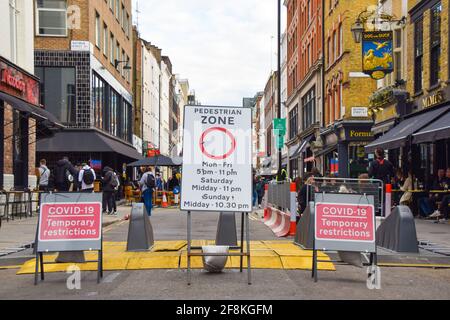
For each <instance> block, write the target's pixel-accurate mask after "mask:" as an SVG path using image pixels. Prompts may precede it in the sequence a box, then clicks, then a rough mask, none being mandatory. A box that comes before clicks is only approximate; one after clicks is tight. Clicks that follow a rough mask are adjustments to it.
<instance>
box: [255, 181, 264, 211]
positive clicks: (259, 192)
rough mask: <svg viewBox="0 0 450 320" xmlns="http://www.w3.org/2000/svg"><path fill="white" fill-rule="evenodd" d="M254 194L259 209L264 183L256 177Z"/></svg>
mask: <svg viewBox="0 0 450 320" xmlns="http://www.w3.org/2000/svg"><path fill="white" fill-rule="evenodd" d="M256 194H257V195H258V208H259V209H261V204H262V200H263V198H264V182H263V181H262V178H261V177H258V180H257V182H256Z"/></svg>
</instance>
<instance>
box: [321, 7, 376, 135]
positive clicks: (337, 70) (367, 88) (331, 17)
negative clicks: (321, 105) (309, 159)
mask: <svg viewBox="0 0 450 320" xmlns="http://www.w3.org/2000/svg"><path fill="white" fill-rule="evenodd" d="M329 3H330V2H329V1H326V5H325V44H326V46H325V48H324V52H325V94H326V96H325V99H326V101H327V100H328V99H329V98H331V97H333V95H332V92H334V94H339V91H338V90H339V86H341V85H342V105H341V106H340V107H342V106H345V115H344V117H343V118H344V119H348V118H351V109H352V107H359V106H368V104H369V99H368V97H369V96H370V95H371V94H372V93H373V92H374V91H375V90H376V88H377V85H376V81H375V80H372V79H371V78H367V77H354V78H350V77H349V73H350V72H361V70H362V57H361V54H362V53H361V44H360V43H355V42H354V41H353V36H352V33H351V25H352V24H353V23H354V22H355V20H356V17H357V15H358V14H359V13H360V12H361V11H364V10H365V9H367V7H368V6H370V5H376V4H377V1H376V0H359V1H352V2H351V9H350V8H349V6H348V5H346V4H347V3H349V2H347V1H335V0H331V3H332V7H330V5H329ZM339 25H342V28H343V29H342V30H343V40H342V43H343V50H342V54H340V55H339V54H338V57H337V59H336V60H334V59H331V62H329V59H328V55H329V51H328V46H327V39H328V37H330V38H331V39H332V35H333V32H338V30H339ZM333 54H334V52H333ZM336 100H337V101H339V98H337V99H336ZM325 104H326V105H327V102H326V103H325ZM340 107H337V108H336V113H338V114H337V115H336V119H340V118H341V114H340V113H341V108H340ZM325 111H326V110H325ZM325 111H324V112H325ZM328 118H329V117H326V120H330V119H328ZM331 120H332V121H328V123H333V122H334V120H333V119H331ZM326 125H327V123H326V124H325V126H326Z"/></svg>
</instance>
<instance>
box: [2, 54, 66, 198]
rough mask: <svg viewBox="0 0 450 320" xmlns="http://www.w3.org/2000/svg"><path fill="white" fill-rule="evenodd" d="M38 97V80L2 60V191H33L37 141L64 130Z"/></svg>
mask: <svg viewBox="0 0 450 320" xmlns="http://www.w3.org/2000/svg"><path fill="white" fill-rule="evenodd" d="M39 98H40V89H39V79H38V78H36V77H35V76H34V75H32V74H30V73H29V72H27V71H25V70H23V69H22V68H20V67H18V66H16V65H14V64H13V63H11V62H10V61H8V60H6V59H4V58H3V57H0V110H1V111H0V124H1V125H2V127H3V130H0V137H1V138H0V139H1V140H2V141H3V143H1V144H0V189H4V190H8V189H11V188H13V189H15V190H23V189H26V188H34V187H35V186H36V176H35V151H36V141H37V139H40V138H42V137H43V136H45V135H50V134H52V130H53V129H58V128H61V127H62V126H61V125H60V124H59V123H58V121H57V120H56V118H55V117H54V116H53V115H52V114H50V113H48V112H47V111H45V110H44V109H43V107H42V106H41V105H40V104H39Z"/></svg>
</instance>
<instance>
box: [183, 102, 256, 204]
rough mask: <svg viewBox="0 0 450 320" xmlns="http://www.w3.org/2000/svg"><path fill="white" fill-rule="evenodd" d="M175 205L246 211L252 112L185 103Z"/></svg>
mask: <svg viewBox="0 0 450 320" xmlns="http://www.w3.org/2000/svg"><path fill="white" fill-rule="evenodd" d="M183 139H184V143H183V179H182V192H181V209H182V210H185V211H221V212H251V210H252V111H251V109H250V108H232V107H213V106H186V107H185V111H184V136H183Z"/></svg>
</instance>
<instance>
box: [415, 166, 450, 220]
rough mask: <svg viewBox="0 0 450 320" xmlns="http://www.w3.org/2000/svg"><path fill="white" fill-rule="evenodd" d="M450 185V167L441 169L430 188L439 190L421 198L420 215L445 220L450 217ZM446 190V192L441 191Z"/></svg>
mask: <svg viewBox="0 0 450 320" xmlns="http://www.w3.org/2000/svg"><path fill="white" fill-rule="evenodd" d="M449 187H450V168H448V169H447V170H444V169H439V170H438V173H437V176H436V177H435V179H434V180H433V182H432V184H431V185H430V186H429V189H430V190H432V191H438V192H436V193H431V192H430V193H429V195H428V197H424V198H420V199H419V208H420V211H419V212H420V216H421V217H423V218H436V219H438V218H442V219H441V221H443V222H445V221H447V220H448V218H449V204H450V193H446V191H448V190H449ZM439 191H444V192H439Z"/></svg>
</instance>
